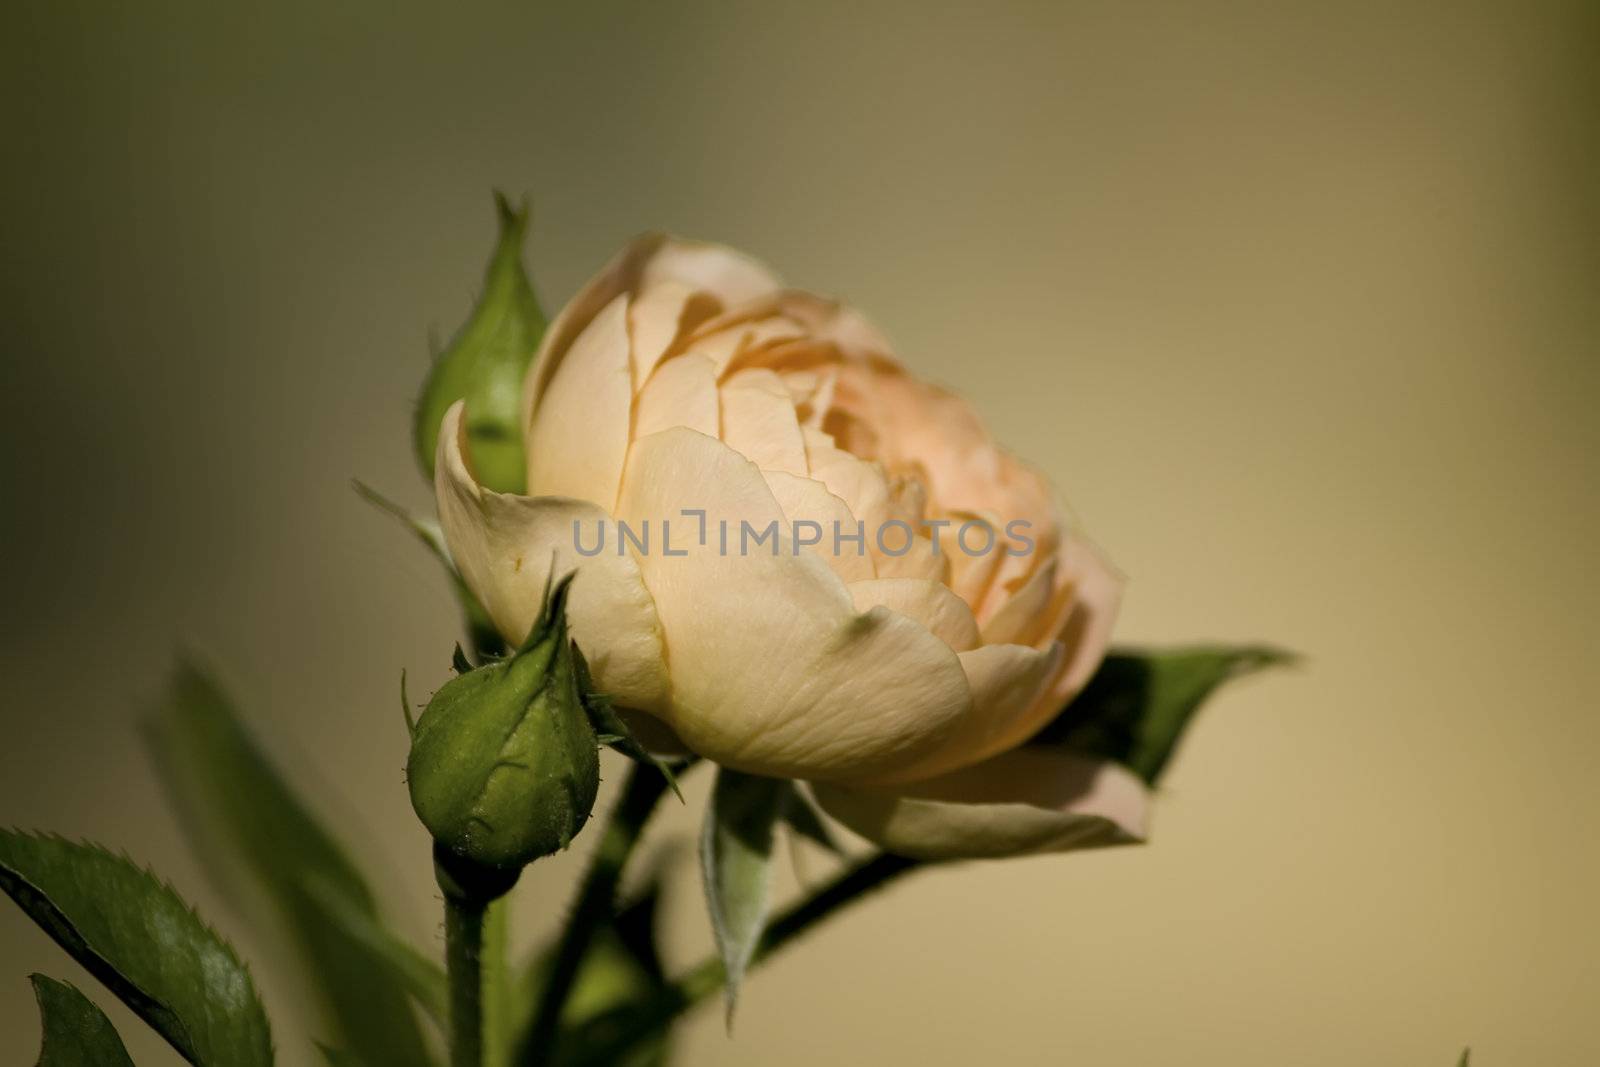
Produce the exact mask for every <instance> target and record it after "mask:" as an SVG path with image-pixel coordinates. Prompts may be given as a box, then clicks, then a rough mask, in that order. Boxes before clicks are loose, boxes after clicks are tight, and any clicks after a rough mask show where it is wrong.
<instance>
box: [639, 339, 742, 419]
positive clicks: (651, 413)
mask: <svg viewBox="0 0 1600 1067" xmlns="http://www.w3.org/2000/svg"><path fill="white" fill-rule="evenodd" d="M721 425H722V415H721V402H720V401H719V399H718V397H717V368H716V367H715V366H714V365H713V364H712V362H711V361H710V360H709V359H706V358H705V357H704V356H701V355H698V354H696V353H694V352H686V353H684V354H683V355H681V356H675V357H673V358H672V359H669V360H667V361H666V362H665V363H663V364H661V366H659V367H657V368H656V371H655V373H654V374H652V375H651V376H650V380H649V381H648V382H646V383H645V386H644V389H643V390H641V391H640V393H639V397H638V399H637V400H636V401H635V403H634V413H633V435H634V436H635V437H645V436H648V435H650V434H653V433H658V432H660V431H661V430H665V429H669V428H670V427H673V426H687V427H688V428H689V429H691V430H697V431H699V432H700V433H703V434H705V435H707V436H708V437H715V436H717V431H718V429H719V428H720V427H721Z"/></svg>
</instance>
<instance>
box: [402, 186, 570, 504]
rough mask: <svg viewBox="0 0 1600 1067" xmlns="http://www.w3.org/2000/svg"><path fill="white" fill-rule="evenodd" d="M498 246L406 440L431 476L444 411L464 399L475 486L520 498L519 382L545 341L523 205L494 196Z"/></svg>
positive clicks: (432, 377)
mask: <svg viewBox="0 0 1600 1067" xmlns="http://www.w3.org/2000/svg"><path fill="white" fill-rule="evenodd" d="M495 207H496V209H497V212H498V215H499V219H500V240H499V243H498V244H497V245H496V247H495V251H494V258H493V259H491V260H490V262H489V269H488V272H487V275H486V277H485V279H484V287H483V295H482V296H481V297H480V298H479V299H478V303H477V306H476V307H474V308H473V310H472V317H471V318H469V319H468V320H467V322H466V325H464V326H462V327H461V329H460V331H459V332H457V333H456V335H455V337H453V338H452V339H451V341H450V344H449V346H448V347H446V349H445V350H444V351H443V352H442V353H440V354H439V356H438V358H437V359H435V360H434V364H433V369H432V370H431V371H430V372H429V373H428V379H427V381H426V382H425V383H424V384H423V387H422V394H421V396H419V397H418V398H417V411H416V419H415V422H414V424H413V427H412V435H413V438H414V441H415V444H416V451H417V462H418V463H419V464H421V466H422V469H423V471H424V472H425V473H426V474H427V476H428V477H429V478H432V477H433V464H434V457H435V455H436V451H437V448H438V444H439V423H440V422H441V421H442V420H443V419H444V414H445V412H446V411H447V410H449V408H450V405H452V404H454V403H455V402H456V401H457V400H462V399H465V400H466V402H467V410H466V436H467V455H468V457H469V459H470V461H471V463H472V468H473V470H474V471H475V472H476V473H477V476H478V480H479V482H481V483H482V484H483V485H486V486H488V487H489V488H490V489H493V490H496V491H497V492H502V493H520V492H521V491H522V489H523V485H524V483H525V480H526V470H525V467H524V459H523V452H522V379H523V376H524V374H525V373H526V372H527V369H528V364H529V363H530V362H532V360H533V353H534V350H535V349H537V348H538V346H539V338H540V337H542V336H543V335H544V327H545V322H544V315H543V313H542V312H541V311H540V310H539V301H538V300H537V299H536V298H535V297H534V295H533V286H532V285H531V284H530V283H529V281H528V275H527V272H526V271H524V270H523V267H522V241H523V237H524V236H525V234H526V233H527V229H528V210H527V207H526V205H524V206H523V207H522V208H521V209H514V208H512V206H511V205H510V204H509V203H507V202H506V199H505V197H503V196H501V195H500V194H498V193H496V194H495Z"/></svg>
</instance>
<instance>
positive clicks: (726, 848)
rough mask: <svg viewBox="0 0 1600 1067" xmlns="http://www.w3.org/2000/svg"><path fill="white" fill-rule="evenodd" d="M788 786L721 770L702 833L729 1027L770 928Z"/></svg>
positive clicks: (708, 897)
mask: <svg viewBox="0 0 1600 1067" xmlns="http://www.w3.org/2000/svg"><path fill="white" fill-rule="evenodd" d="M788 788H790V786H789V783H788V782H786V781H783V780H781V779H777V778H759V777H757V776H755V775H751V774H742V773H740V772H739V771H734V770H729V769H728V768H726V767H719V768H718V769H717V781H716V784H715V786H713V788H712V790H711V800H710V802H709V803H708V804H707V805H706V816H705V823H704V826H703V828H702V830H701V834H700V874H701V878H702V881H703V882H704V885H705V893H706V906H707V907H708V908H709V910H710V913H711V931H712V933H713V935H715V938H716V943H717V951H718V953H719V954H721V956H722V963H723V966H724V967H725V968H726V969H727V975H728V981H727V985H726V987H725V996H726V1000H727V1020H728V1025H730V1026H731V1025H732V1024H733V1009H734V1006H735V1004H736V1002H737V1000H738V996H739V983H740V981H741V979H743V977H744V971H745V968H746V967H747V966H748V965H749V963H750V958H751V956H753V955H754V954H755V950H756V944H757V942H759V941H760V940H761V932H762V930H764V929H765V928H766V924H767V914H768V911H769V908H770V904H771V900H770V897H771V890H772V842H773V827H774V825H775V824H776V823H777V821H778V817H779V815H781V814H782V812H783V803H784V795H785V790H786V789H788Z"/></svg>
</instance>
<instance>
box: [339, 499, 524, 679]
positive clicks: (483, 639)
mask: <svg viewBox="0 0 1600 1067" xmlns="http://www.w3.org/2000/svg"><path fill="white" fill-rule="evenodd" d="M350 484H351V485H352V486H354V487H355V491H356V495H357V496H359V497H361V499H362V500H365V501H366V502H367V503H369V504H371V505H372V506H373V507H375V508H377V509H378V510H379V511H381V512H383V513H384V514H385V515H389V516H391V517H393V518H396V519H399V520H400V521H401V522H402V523H404V524H405V527H406V528H407V529H408V530H410V531H411V532H412V533H413V534H414V535H415V536H416V538H417V540H419V541H421V542H422V544H423V547H425V548H426V549H427V550H428V551H429V552H430V553H432V555H433V558H434V559H436V560H438V561H439V563H440V565H442V566H443V567H444V569H445V573H446V574H448V575H449V576H450V585H451V588H453V589H454V590H455V594H456V602H457V603H459V604H460V605H461V613H462V614H463V615H464V616H466V622H467V633H468V634H469V635H470V636H471V638H472V646H473V648H475V649H476V650H477V651H478V654H479V658H480V659H481V658H484V657H485V656H498V655H501V654H503V653H504V652H505V650H506V646H505V642H504V641H503V640H502V639H501V637H500V634H499V632H498V631H497V630H495V628H494V621H493V620H492V619H490V618H489V613H488V612H487V611H485V610H484V608H483V605H482V604H481V603H480V602H479V601H478V598H477V597H476V596H474V595H473V593H472V590H471V589H468V588H467V583H466V582H464V581H462V580H461V574H460V572H459V571H457V570H456V564H455V561H454V560H453V559H451V558H450V547H449V546H448V545H447V544H445V540H444V531H443V530H441V529H440V528H439V524H438V523H437V522H435V521H434V520H433V519H427V518H419V517H418V516H416V515H413V514H411V512H409V511H407V510H406V509H405V508H403V507H401V506H400V505H399V504H396V503H395V502H394V501H392V500H390V499H389V498H388V497H386V496H384V495H383V494H382V493H380V492H378V491H377V490H376V489H374V488H372V486H370V485H368V484H367V483H366V482H363V481H361V480H360V479H359V478H357V479H354V480H352V481H351V483H350ZM456 651H457V653H459V654H461V659H462V660H463V661H464V660H465V659H466V656H465V654H464V653H461V650H460V648H459V647H458V648H457V649H456ZM458 669H459V668H458ZM466 669H467V670H471V669H472V666H471V664H470V663H469V664H468V665H467V668H466Z"/></svg>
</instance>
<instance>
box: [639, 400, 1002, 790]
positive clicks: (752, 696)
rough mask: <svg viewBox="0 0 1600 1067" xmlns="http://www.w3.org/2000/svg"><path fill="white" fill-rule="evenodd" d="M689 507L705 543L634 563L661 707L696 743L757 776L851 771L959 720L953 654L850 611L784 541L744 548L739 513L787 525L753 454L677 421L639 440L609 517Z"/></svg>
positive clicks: (921, 636) (887, 619) (894, 624)
mask: <svg viewBox="0 0 1600 1067" xmlns="http://www.w3.org/2000/svg"><path fill="white" fill-rule="evenodd" d="M686 507H696V508H703V509H705V511H706V512H707V522H708V527H709V532H710V536H708V538H707V544H706V545H704V546H700V545H698V544H697V543H695V542H694V541H693V540H692V539H691V540H690V541H689V543H688V544H687V545H686V546H685V548H684V549H683V551H685V552H686V555H683V556H678V555H676V554H675V555H673V556H667V555H665V554H663V553H659V552H658V553H651V554H645V555H643V556H641V557H640V560H639V563H640V570H641V572H642V574H643V576H644V581H645V584H646V586H647V587H648V588H649V589H650V591H651V593H652V595H653V596H654V598H655V601H656V608H657V612H658V614H659V616H660V619H661V625H662V628H663V631H664V633H665V635H666V636H665V645H666V649H667V656H668V658H669V659H670V661H671V664H672V673H673V685H674V689H673V700H672V708H671V710H670V712H669V714H668V718H669V721H670V722H671V724H672V726H673V727H674V729H676V730H677V732H678V734H679V736H680V737H682V738H683V740H684V741H685V743H687V744H688V745H689V746H690V747H691V748H693V749H694V750H695V751H696V752H699V753H700V754H701V755H703V756H706V757H708V758H710V759H714V760H716V761H718V762H720V763H724V764H726V765H728V766H731V767H734V768H736V769H739V770H744V771H748V772H750V773H754V774H767V775H773V776H778V777H801V778H823V779H832V778H861V777H864V776H868V775H876V774H882V773H888V772H891V771H893V770H894V769H896V768H898V767H900V766H903V765H905V764H907V763H910V762H913V761H915V760H917V759H919V758H920V757H921V756H923V755H924V754H926V753H927V752H929V751H931V750H932V749H934V748H936V747H938V746H939V745H940V744H941V743H942V741H943V740H944V737H945V736H946V735H947V734H948V733H949V731H950V729H951V728H952V727H953V725H954V724H955V722H956V721H957V720H959V719H961V718H963V717H965V716H966V714H967V713H968V710H969V709H970V707H971V698H970V696H969V695H968V691H967V684H966V676H965V673H964V672H963V670H962V667H961V663H960V661H959V660H958V659H957V658H956V655H955V653H953V652H951V651H950V649H949V647H947V646H946V645H945V643H944V642H943V641H941V640H940V639H939V638H937V637H935V636H934V635H933V634H932V633H930V632H929V631H928V630H927V629H926V628H925V627H923V626H921V625H920V624H918V623H916V622H913V621H912V620H910V619H908V618H906V617H905V616H903V615H899V614H897V613H895V612H892V611H889V610H887V609H884V608H876V609H873V610H872V611H869V612H867V613H865V614H858V613H857V612H856V611H855V608H854V606H853V604H852V603H851V599H850V594H849V592H848V590H846V588H845V586H844V583H843V582H841V581H840V580H839V578H838V577H837V576H836V575H835V574H834V573H833V572H832V571H831V570H830V569H829V568H828V566H827V564H825V563H824V562H823V561H822V560H820V559H818V558H817V557H816V556H814V555H811V554H809V553H801V554H799V555H798V556H797V555H794V554H792V546H786V545H785V544H784V543H782V542H780V543H779V544H778V545H777V548H778V551H777V553H776V554H769V552H768V551H767V549H766V548H765V547H764V546H756V547H754V548H751V549H750V550H749V551H748V552H747V554H741V553H740V544H739V534H740V524H741V523H742V522H744V523H749V524H750V527H751V528H752V529H753V530H758V531H759V530H763V529H764V528H765V527H766V526H767V525H768V524H769V523H775V524H776V525H777V527H778V528H779V529H780V530H781V527H782V525H783V522H784V516H783V512H782V510H781V509H780V508H779V506H778V503H777V501H776V500H775V499H774V498H773V495H772V492H771V490H770V489H768V487H767V483H766V481H765V479H764V478H763V477H762V475H761V472H760V470H758V469H757V468H756V466H755V465H754V464H753V463H751V462H750V461H749V460H747V459H746V458H744V457H743V456H741V455H739V454H738V453H737V452H735V451H733V449H731V448H729V447H728V446H727V445H725V444H723V443H721V442H719V441H716V440H713V439H712V438H709V437H706V436H704V435H702V434H697V433H694V432H693V431H690V430H685V429H672V430H666V431H664V432H662V433H658V434H652V435H650V436H649V437H644V438H640V439H639V440H637V441H635V442H634V445H633V449H632V452H631V454H630V456H629V460H628V468H627V471H626V473H625V475H624V477H623V487H622V494H621V498H620V502H619V506H618V516H619V518H622V519H625V520H627V521H628V522H629V523H630V525H634V526H637V525H638V524H640V523H642V522H643V521H645V520H646V519H649V520H651V521H652V522H653V523H655V522H659V521H660V520H661V518H662V517H663V516H676V515H677V514H679V512H680V509H683V508H686ZM719 523H726V524H727V525H726V526H725V527H722V529H725V530H727V540H726V542H725V543H726V551H724V550H723V544H722V542H723V538H722V537H720V536H719ZM675 540H676V539H675ZM747 547H748V546H747Z"/></svg>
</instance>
